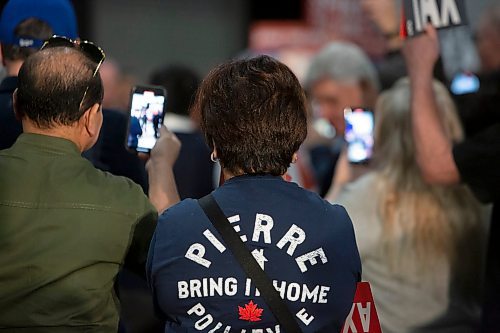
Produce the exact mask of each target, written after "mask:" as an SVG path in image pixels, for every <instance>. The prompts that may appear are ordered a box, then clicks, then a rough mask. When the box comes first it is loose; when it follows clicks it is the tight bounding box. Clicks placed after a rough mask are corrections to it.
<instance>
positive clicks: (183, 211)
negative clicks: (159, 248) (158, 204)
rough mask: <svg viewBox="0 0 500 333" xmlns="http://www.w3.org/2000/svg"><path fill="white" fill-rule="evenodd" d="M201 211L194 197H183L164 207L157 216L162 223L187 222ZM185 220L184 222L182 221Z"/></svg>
mask: <svg viewBox="0 0 500 333" xmlns="http://www.w3.org/2000/svg"><path fill="white" fill-rule="evenodd" d="M201 212H202V210H201V207H200V205H199V204H198V201H197V200H196V199H191V198H188V199H184V200H182V201H180V202H178V203H177V204H175V205H173V206H172V207H169V208H168V209H166V210H165V211H164V212H163V213H162V214H161V215H160V218H159V221H160V222H162V223H189V222H190V221H191V220H192V219H193V218H195V217H197V216H199V214H200V213H201ZM182 221H185V222H182Z"/></svg>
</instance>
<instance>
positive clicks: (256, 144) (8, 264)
mask: <svg viewBox="0 0 500 333" xmlns="http://www.w3.org/2000/svg"><path fill="white" fill-rule="evenodd" d="M362 3H363V6H364V9H365V10H366V11H367V12H368V13H369V16H370V17H371V18H372V19H373V22H374V24H376V25H377V26H378V28H379V29H380V31H381V32H382V33H383V34H384V35H385V36H386V37H387V39H388V53H387V56H386V57H384V58H383V59H376V60H374V59H371V58H370V57H369V56H368V55H367V54H366V53H365V52H364V51H363V49H361V48H360V47H359V46H357V45H356V44H354V43H352V42H349V41H332V42H331V43H330V44H328V45H325V46H324V47H323V48H321V49H320V50H318V52H317V54H316V55H315V56H314V57H313V58H312V59H311V62H310V64H309V68H308V71H307V73H306V75H305V79H304V82H299V80H298V79H297V77H296V76H295V75H294V73H293V72H292V70H291V69H289V68H288V67H287V66H286V65H285V64H283V63H281V62H280V61H279V60H277V59H274V58H272V57H270V56H267V55H260V56H256V57H253V58H245V59H233V60H229V61H226V62H223V63H221V64H220V65H218V66H216V67H215V68H213V69H212V70H211V71H210V72H209V74H208V75H207V76H206V77H205V78H204V79H200V77H199V76H198V74H197V73H196V72H194V71H193V70H192V69H190V68H189V67H186V66H184V65H179V64H169V65H167V66H165V67H162V68H159V69H158V70H157V71H155V72H154V73H152V74H151V77H150V81H149V82H148V83H149V84H150V85H154V86H161V87H163V88H164V89H165V90H166V91H167V98H166V100H167V102H166V104H165V108H164V110H163V113H161V114H162V115H164V116H163V119H157V123H158V124H160V123H162V124H163V126H161V127H160V126H156V124H155V130H157V131H158V133H157V134H155V135H154V136H155V137H156V139H157V141H156V144H155V145H154V147H153V148H152V149H151V151H150V152H149V153H137V152H134V151H131V150H130V149H127V148H126V142H127V135H128V132H129V122H130V120H129V115H127V113H126V111H127V110H126V109H127V108H128V106H127V102H128V99H129V96H128V91H129V90H130V87H129V86H128V83H130V78H127V77H126V76H125V75H123V74H121V73H120V71H119V67H118V66H117V62H116V61H115V60H112V61H109V62H106V60H105V58H106V55H105V49H104V50H103V49H101V48H100V47H99V46H97V45H95V44H93V43H92V42H88V41H81V40H79V38H78V29H77V22H76V16H75V13H74V9H73V7H72V5H71V3H70V2H68V1H66V0H45V1H38V0H10V1H8V2H7V3H6V5H5V6H4V8H3V11H2V14H1V16H0V43H1V50H2V62H3V65H4V68H5V72H6V75H7V76H6V77H5V78H4V79H3V81H2V82H1V84H0V170H1V172H0V330H4V331H6V332H41V333H42V332H82V331H83V332H103V333H104V332H122V333H133V332H227V333H229V332H287V333H289V332H341V331H342V327H343V325H344V322H345V320H346V318H347V317H348V315H349V313H350V311H351V307H352V305H353V299H354V295H355V291H356V287H357V283H358V282H360V281H368V282H370V284H371V288H372V290H373V296H374V300H375V304H376V308H377V313H378V317H379V320H380V324H381V328H382V331H383V332H385V333H391V332H394V333H396V332H397V333H401V332H426V333H436V332H439V333H445V332H446V333H448V332H449V333H457V332H458V333H462V332H463V333H469V332H470V333H475V332H500V248H499V244H500V229H499V228H500V226H499V225H498V224H499V223H500V213H499V207H498V204H499V192H500V52H499V50H500V6H498V5H494V6H492V7H491V8H488V9H487V10H485V11H484V14H483V16H482V18H481V21H480V23H479V25H478V28H477V31H476V33H475V37H476V38H475V42H476V46H477V51H478V54H479V58H480V60H481V69H480V70H479V71H478V72H477V73H474V74H475V75H476V76H477V80H478V82H479V87H478V88H477V89H475V90H474V91H470V92H468V93H466V94H460V95H458V94H456V93H454V92H453V91H452V89H451V88H450V87H451V80H450V79H448V78H447V77H446V75H444V74H442V73H443V68H442V61H441V59H440V39H439V35H438V32H437V31H436V29H435V28H434V27H432V26H431V25H428V26H427V27H426V28H425V31H424V32H423V33H422V34H420V35H418V36H415V37H411V38H408V39H407V40H404V41H403V40H402V39H401V38H399V37H398V34H397V29H398V28H399V27H398V24H397V22H398V21H397V10H396V7H395V4H394V3H395V2H394V1H392V0H377V1H375V0H363V1H362ZM125 100H126V101H125ZM346 108H362V109H363V110H368V111H369V112H371V113H372V114H373V116H374V119H375V126H374V134H373V142H374V147H373V156H372V157H370V159H369V160H365V161H363V163H352V162H351V161H349V159H348V154H347V148H348V147H347V142H346V140H345V131H346V125H345V124H346V123H345V118H344V112H345V110H346ZM158 114H160V113H159V112H158ZM207 202H211V205H208V206H207ZM214 212H215V213H214ZM216 215H219V217H221V220H222V228H224V227H223V226H224V225H226V230H225V231H224V230H221V225H220V224H218V222H217V221H214V220H216V218H214V217H213V216H216ZM227 233H229V234H231V236H228V235H227ZM235 243H237V244H235ZM238 246H239V247H238ZM238 248H239V249H240V250H241V249H244V250H241V251H243V252H245V253H246V254H241V253H239V252H240V250H237V249H238ZM235 249H236V250H235ZM244 255H247V256H249V257H246V258H250V261H251V262H248V261H249V260H247V259H245V260H242V259H241V256H244ZM252 265H253V266H252ZM249 267H250V268H249Z"/></svg>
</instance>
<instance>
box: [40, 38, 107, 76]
mask: <svg viewBox="0 0 500 333" xmlns="http://www.w3.org/2000/svg"><path fill="white" fill-rule="evenodd" d="M60 46H65V47H73V48H77V49H79V50H80V51H82V52H83V54H85V55H86V56H87V57H88V58H89V59H90V60H92V61H93V62H95V63H96V64H97V67H98V68H99V66H100V65H101V64H102V62H103V61H104V58H105V57H106V55H105V54H104V51H103V50H102V49H101V48H100V47H99V46H97V45H95V44H94V43H92V42H89V41H87V40H72V39H70V38H67V37H64V36H57V35H54V36H52V37H50V38H49V39H47V40H46V41H45V43H44V44H43V45H42V47H41V48H40V50H43V49H47V48H51V47H60Z"/></svg>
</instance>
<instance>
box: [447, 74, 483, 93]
mask: <svg viewBox="0 0 500 333" xmlns="http://www.w3.org/2000/svg"><path fill="white" fill-rule="evenodd" d="M479 86H480V83H479V78H478V77H477V76H476V75H474V74H473V73H470V72H460V73H458V74H456V75H455V76H454V77H453V80H452V81H451V85H450V90H451V92H452V93H453V94H454V95H465V94H473V93H476V92H478V90H479Z"/></svg>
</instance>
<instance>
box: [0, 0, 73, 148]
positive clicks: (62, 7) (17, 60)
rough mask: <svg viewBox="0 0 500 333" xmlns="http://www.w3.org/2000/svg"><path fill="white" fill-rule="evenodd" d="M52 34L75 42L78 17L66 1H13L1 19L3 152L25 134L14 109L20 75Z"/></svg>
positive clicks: (0, 125) (0, 128) (0, 139)
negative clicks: (23, 65) (20, 71)
mask: <svg viewBox="0 0 500 333" xmlns="http://www.w3.org/2000/svg"><path fill="white" fill-rule="evenodd" d="M52 35H61V36H66V37H68V38H71V39H75V38H77V36H78V31H77V22H76V15H75V11H74V9H73V6H72V4H71V2H70V1H67V0H44V1H40V0H11V1H9V2H7V4H6V5H5V7H4V8H3V11H2V14H1V16H0V43H1V48H2V63H3V65H4V67H5V69H6V72H7V77H6V78H5V79H4V80H3V81H2V82H1V83H0V150H1V149H5V148H9V147H11V146H12V144H13V143H14V142H15V141H16V139H17V137H18V136H19V135H20V134H21V132H22V127H21V122H19V121H18V120H17V119H16V118H15V116H14V112H13V110H12V93H13V92H14V90H15V89H16V87H17V74H18V72H19V68H20V67H21V65H22V64H23V62H24V60H26V58H27V57H28V56H29V55H31V54H33V53H35V52H36V51H37V50H38V49H39V48H40V47H41V46H42V44H43V43H44V41H45V40H46V39H48V38H49V37H51V36H52Z"/></svg>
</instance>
